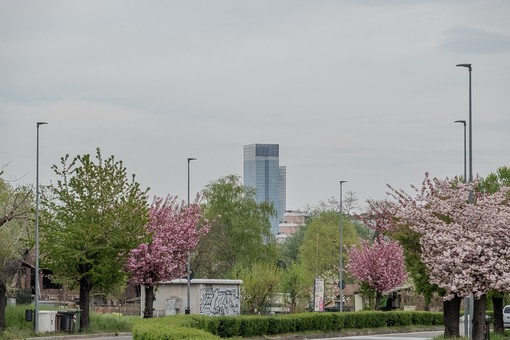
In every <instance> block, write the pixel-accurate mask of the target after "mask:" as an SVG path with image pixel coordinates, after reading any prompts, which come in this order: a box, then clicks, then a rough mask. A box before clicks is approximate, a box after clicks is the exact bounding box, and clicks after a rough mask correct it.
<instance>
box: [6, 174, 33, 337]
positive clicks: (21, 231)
mask: <svg viewBox="0 0 510 340" xmlns="http://www.w3.org/2000/svg"><path fill="white" fill-rule="evenodd" d="M2 173H3V171H2V170H0V176H1V175H2ZM32 198H33V196H32V191H31V190H30V189H29V188H27V187H23V186H19V187H13V186H12V185H11V184H10V183H8V182H6V181H4V180H3V179H2V178H0V332H2V331H3V330H4V329H5V327H6V317H5V308H6V301H7V290H8V288H9V282H10V281H11V279H12V278H13V275H14V274H15V273H16V271H17V270H18V268H19V266H20V264H21V260H22V258H23V254H24V253H25V252H27V251H28V250H29V249H30V240H32V241H33V238H30V236H31V234H32V231H33V224H32V223H31V222H32V221H33V214H32V202H33V200H32Z"/></svg>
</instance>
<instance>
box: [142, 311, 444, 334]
mask: <svg viewBox="0 0 510 340" xmlns="http://www.w3.org/2000/svg"><path fill="white" fill-rule="evenodd" d="M442 324H443V313H432V312H415V311H405V312H404V311H392V312H368V311H366V312H365V311H364V312H345V313H335V312H331V313H330V312H326V313H302V314H287V315H277V316H246V315H243V316H235V317H233V316H218V317H209V316H204V315H175V316H167V317H164V318H158V319H144V320H140V321H139V322H137V323H135V325H134V326H133V339H134V340H173V339H220V338H230V337H256V336H264V335H277V334H289V333H300V332H336V331H340V330H343V329H359V328H380V327H405V326H411V325H421V326H436V325H442Z"/></svg>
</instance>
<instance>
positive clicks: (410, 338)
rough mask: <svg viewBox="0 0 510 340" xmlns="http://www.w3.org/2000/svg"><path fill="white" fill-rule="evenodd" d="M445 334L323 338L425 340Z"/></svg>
mask: <svg viewBox="0 0 510 340" xmlns="http://www.w3.org/2000/svg"><path fill="white" fill-rule="evenodd" d="M441 334H443V331H433V332H414V333H392V334H372V335H356V336H347V337H337V338H327V339H323V340H336V339H338V340H346V339H352V340H354V339H356V340H388V339H395V340H424V339H432V338H434V337H436V336H438V335H441Z"/></svg>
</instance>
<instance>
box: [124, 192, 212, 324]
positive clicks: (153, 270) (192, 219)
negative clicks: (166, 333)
mask: <svg viewBox="0 0 510 340" xmlns="http://www.w3.org/2000/svg"><path fill="white" fill-rule="evenodd" d="M149 214H150V219H149V222H148V223H147V224H146V225H145V229H146V231H147V234H148V235H150V236H149V240H147V241H146V242H143V243H141V244H140V245H138V247H136V248H135V249H133V250H131V252H130V253H129V258H128V261H127V263H126V270H127V271H128V272H129V273H130V281H131V283H133V284H136V285H144V286H145V292H146V298H145V312H144V317H152V308H153V293H154V290H153V287H154V286H155V285H156V284H158V283H159V282H161V281H170V280H173V279H176V278H179V277H182V275H183V274H184V273H185V270H186V260H187V258H188V255H189V253H190V252H191V251H192V250H193V249H195V247H196V245H197V244H198V240H199V239H200V237H201V236H202V235H203V234H205V233H206V232H207V231H208V230H209V225H208V224H207V223H205V224H204V225H202V226H201V228H199V222H200V221H201V219H202V212H201V208H200V205H199V204H198V199H197V200H196V201H195V202H194V203H193V204H191V205H189V206H187V205H185V203H184V202H181V203H178V202H177V197H171V196H167V197H166V198H165V199H163V198H161V197H155V198H154V202H153V203H152V205H151V207H150V210H149Z"/></svg>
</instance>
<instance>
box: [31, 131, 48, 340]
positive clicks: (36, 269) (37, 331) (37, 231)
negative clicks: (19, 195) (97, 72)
mask: <svg viewBox="0 0 510 340" xmlns="http://www.w3.org/2000/svg"><path fill="white" fill-rule="evenodd" d="M44 124H48V123H46V122H37V123H36V127H37V150H36V156H35V157H36V158H35V298H34V304H35V311H34V312H35V316H34V332H35V334H36V335H37V334H39V126H41V125H44Z"/></svg>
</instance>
